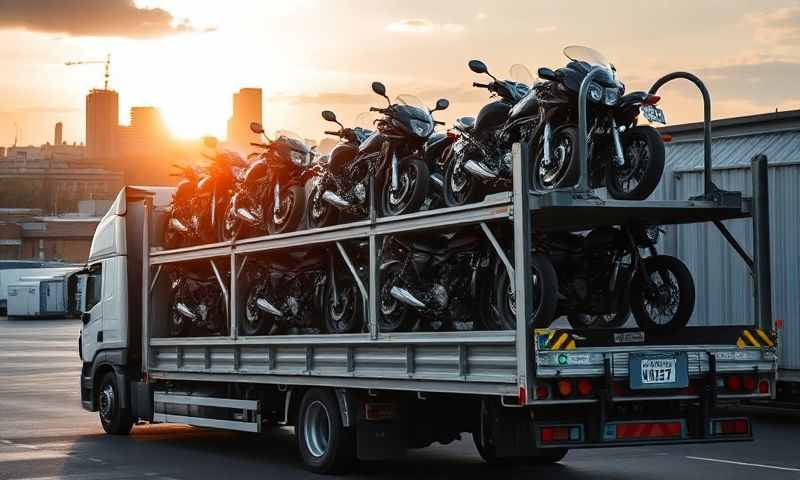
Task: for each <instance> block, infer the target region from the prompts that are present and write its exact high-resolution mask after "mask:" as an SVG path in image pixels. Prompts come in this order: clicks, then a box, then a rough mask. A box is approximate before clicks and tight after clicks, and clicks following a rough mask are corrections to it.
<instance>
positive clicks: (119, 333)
mask: <svg viewBox="0 0 800 480" xmlns="http://www.w3.org/2000/svg"><path fill="white" fill-rule="evenodd" d="M587 79H588V80H587V83H586V85H585V86H584V87H588V81H590V79H591V74H590V75H589V76H588V77H587ZM656 89H657V88H656ZM583 98H585V92H584V95H583ZM582 118H583V119H585V114H582ZM582 126H583V129H584V131H585V120H584V121H583V125H582ZM579 131H580V129H579ZM578 138H586V135H583V136H581V135H580V134H579V136H578ZM584 147H585V146H584ZM579 150H580V149H579ZM529 154H530V152H529V151H528V147H527V145H523V144H517V145H515V146H514V149H513V169H514V188H513V191H512V192H508V193H500V194H495V195H492V196H489V197H487V198H486V199H485V200H484V201H482V202H480V203H476V204H470V205H466V206H463V207H455V208H442V209H437V210H430V211H423V212H417V213H411V214H407V215H401V216H397V217H378V216H377V215H376V214H375V209H374V208H373V209H372V212H371V214H370V216H369V218H367V219H365V220H360V221H354V222H351V223H345V224H340V225H336V226H331V227H326V228H321V229H314V230H302V231H297V232H292V233H284V234H279V235H271V236H265V237H257V238H248V239H242V240H235V241H232V242H222V243H215V244H209V245H202V246H197V247H188V248H181V249H175V250H163V249H161V248H160V246H159V241H158V239H159V238H160V229H161V226H162V225H163V223H164V212H163V210H164V207H166V206H167V204H168V202H169V190H163V189H156V188H146V187H128V188H126V189H124V190H123V191H122V192H120V194H119V196H118V197H117V199H116V201H115V202H114V204H113V205H112V207H111V209H110V210H109V212H108V214H106V216H105V217H104V218H103V220H102V221H101V222H100V224H99V226H98V230H97V233H96V234H95V238H94V240H93V242H92V248H91V253H90V258H89V262H88V264H87V267H86V269H85V270H84V272H83V273H82V276H81V281H80V283H81V285H82V290H83V292H84V294H83V295H82V296H81V304H82V309H81V310H82V311H83V312H84V313H83V314H82V316H81V318H82V321H83V323H84V326H83V328H82V332H81V340H80V348H81V358H82V360H83V368H82V372H81V401H82V405H83V407H84V408H85V409H87V410H90V411H99V416H100V420H101V423H102V425H103V427H104V429H105V430H106V431H107V432H109V433H115V434H127V433H128V432H129V431H130V430H131V426H132V424H133V423H134V422H171V423H183V424H189V425H196V426H201V427H213V428H221V429H230V430H239V431H247V432H259V431H262V430H263V429H265V428H269V427H271V426H275V425H289V426H294V427H295V433H296V436H297V439H298V449H299V452H300V455H301V457H302V459H303V462H304V464H305V465H306V466H307V468H309V469H310V470H312V471H315V472H321V473H333V472H340V471H343V470H344V469H346V468H347V467H348V466H349V465H351V464H352V462H353V461H355V460H356V459H359V460H377V459H386V458H397V457H402V456H403V455H405V453H406V452H407V450H408V449H409V448H420V447H425V446H427V445H430V444H431V443H434V442H440V443H448V442H451V441H453V440H455V439H457V438H460V435H461V434H464V433H469V434H471V435H472V437H473V439H474V441H475V444H476V447H477V449H478V451H479V453H480V454H481V456H482V457H483V458H484V459H485V460H486V461H487V462H489V463H490V464H494V465H503V464H513V463H518V462H527V463H533V464H544V463H552V462H557V461H560V460H561V459H562V458H563V457H564V456H565V455H566V454H567V452H568V451H569V450H570V449H574V448H598V447H611V446H621V445H626V446H630V445H655V444H684V443H704V442H723V441H744V440H751V439H752V429H751V422H750V419H749V418H747V417H746V416H741V415H739V414H736V415H732V414H731V413H729V411H728V410H727V409H726V408H725V407H726V406H728V405H731V404H736V403H737V402H741V401H742V400H748V399H765V398H770V397H771V396H772V395H773V394H774V391H775V377H776V368H777V367H776V366H777V348H776V344H775V336H774V334H773V332H772V328H771V326H769V322H770V321H771V320H770V319H769V315H768V313H765V311H767V310H768V308H769V305H768V301H767V304H764V301H765V300H764V299H765V298H769V297H768V295H766V296H764V295H763V294H764V292H766V293H767V294H768V291H769V286H768V285H763V284H762V282H756V283H757V285H759V291H760V294H759V298H760V299H761V300H762V303H760V306H761V310H759V311H757V315H756V319H755V320H756V321H755V322H754V323H752V324H748V325H739V326H708V327H686V328H684V329H682V330H681V331H680V332H678V333H676V334H672V335H667V336H652V335H649V334H647V333H646V332H643V331H641V330H638V329H626V328H621V329H606V330H568V329H556V328H546V329H536V330H531V329H530V328H529V327H528V318H529V313H530V311H531V307H532V298H531V294H530V292H531V291H532V290H531V288H532V286H531V276H530V273H529V272H530V255H529V252H530V251H531V248H532V245H531V242H532V232H533V231H578V230H585V229H589V228H593V227H598V226H610V225H623V224H629V223H631V222H640V223H647V224H660V225H670V224H689V223H698V222H713V223H714V224H715V225H717V226H718V227H719V228H720V230H721V231H722V234H723V236H725V238H726V239H727V240H728V241H731V242H732V245H733V246H734V249H736V250H737V252H738V253H740V254H741V255H743V258H745V259H749V261H750V262H751V263H752V265H753V266H754V267H755V268H754V272H755V275H757V276H758V278H759V279H763V278H764V277H763V274H764V273H763V268H764V265H765V264H766V269H767V278H768V268H769V263H768V262H767V261H765V258H764V257H763V252H762V255H756V258H755V259H750V258H749V257H748V255H747V253H746V252H744V250H742V249H741V247H740V246H739V245H738V244H737V243H736V242H735V240H733V239H732V238H729V236H727V235H725V233H726V230H725V227H724V224H723V223H722V222H723V221H724V220H728V219H736V218H749V217H752V216H753V214H754V213H756V212H758V211H759V209H760V208H763V207H764V205H763V203H760V201H759V196H758V195H756V196H755V202H754V199H751V198H745V197H743V196H742V195H741V193H737V192H722V191H719V190H718V189H714V188H713V184H711V182H710V180H711V179H710V176H709V177H708V178H707V182H708V183H707V189H706V192H705V195H703V196H701V197H698V198H693V199H687V200H681V201H621V200H602V199H600V198H598V197H596V196H594V195H592V193H591V192H590V191H589V189H588V183H587V182H588V181H587V174H586V172H587V170H586V165H587V163H586V152H585V148H584V149H583V150H582V152H581V162H582V167H583V168H582V170H583V171H582V175H581V182H580V184H579V185H578V186H577V187H576V188H574V189H570V190H567V191H554V192H553V191H551V192H533V191H531V190H530V187H529V185H528V180H527V179H528V178H529V176H528V165H527V162H525V161H523V159H527V158H529ZM709 155H710V151H709ZM708 168H709V171H710V159H709V163H708ZM759 178H760V177H759ZM759 188H762V187H759ZM759 192H760V190H759ZM370 198H373V199H374V198H375V196H374V195H370ZM762 213H763V211H762ZM764 222H766V219H765V217H764V216H763V215H756V221H755V222H754V231H756V232H758V231H759V230H760V229H761V228H762V227H763V223H764ZM468 225H472V226H478V228H480V230H481V232H483V234H484V235H486V239H487V241H489V242H490V243H491V244H492V245H493V246H495V249H496V250H497V254H498V256H500V257H501V258H504V266H505V268H506V269H507V271H508V273H509V275H510V278H512V279H513V289H514V292H515V298H516V299H518V301H516V307H515V314H516V320H517V322H516V329H514V330H503V331H447V332H421V331H412V332H402V333H387V332H381V331H380V328H379V322H378V314H379V308H380V306H379V304H378V292H379V291H380V278H379V265H378V263H379V251H380V248H381V242H382V240H383V239H384V238H385V237H386V236H387V235H394V234H399V233H413V232H419V231H422V230H431V229H437V230H442V231H452V230H455V229H458V228H461V227H464V226H468ZM492 225H506V226H507V227H508V228H509V229H510V230H511V231H512V232H513V250H512V252H511V254H510V255H508V256H506V254H505V252H504V250H503V249H502V248H500V247H499V246H498V243H497V240H496V238H494V235H493V233H492V232H493V230H492V228H490V226H492ZM353 240H359V241H364V242H366V243H367V244H368V249H369V256H368V257H369V259H368V260H369V261H368V265H364V266H363V267H364V268H366V269H367V271H368V275H367V281H364V282H362V281H358V284H359V289H360V291H361V293H362V298H363V299H364V304H363V305H362V308H363V309H364V312H365V319H366V331H364V332H362V333H352V334H335V335H334V334H308V335H262V336H244V335H241V334H240V323H241V321H242V317H243V314H244V308H243V302H242V300H243V299H242V292H241V289H242V287H241V285H240V283H241V281H240V274H241V272H242V271H243V270H244V269H245V268H246V266H247V264H248V262H249V261H250V260H252V259H253V258H256V257H260V256H264V255H270V254H275V253H276V252H285V251H287V250H292V249H297V248H303V247H308V246H310V245H327V246H330V247H331V251H333V252H337V253H338V255H340V256H341V259H342V260H343V261H344V263H346V264H347V266H348V268H350V269H351V271H352V272H353V276H354V278H356V279H358V278H359V275H358V274H357V272H356V269H357V268H358V265H355V264H354V262H353V260H352V258H351V256H350V253H349V252H348V242H352V241H353ZM762 245H763V244H762ZM758 251H759V250H757V252H758ZM746 261H747V260H746ZM187 264H193V265H198V264H204V265H208V267H209V268H210V269H211V270H212V271H213V272H214V275H215V278H216V280H217V281H218V283H219V287H220V289H221V290H222V292H223V293H224V296H225V300H226V301H225V304H226V305H225V306H226V311H225V313H226V315H225V317H226V322H227V325H228V328H227V331H226V334H225V335H220V336H195V337H170V336H169V333H168V332H169V331H168V328H167V322H168V319H169V309H168V303H169V301H168V295H169V290H170V280H169V279H168V275H166V273H165V272H166V270H167V269H169V268H171V267H174V266H178V265H187ZM700 294H702V292H700ZM653 365H661V366H662V367H664V368H665V369H667V370H669V371H670V372H671V373H670V374H669V375H668V376H667V377H666V378H662V379H660V380H657V381H655V382H653V381H652V380H653V379H652V378H650V377H649V375H648V373H647V372H648V371H650V370H651V367H652V366H653Z"/></svg>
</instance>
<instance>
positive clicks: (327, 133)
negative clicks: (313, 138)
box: [324, 130, 342, 137]
mask: <svg viewBox="0 0 800 480" xmlns="http://www.w3.org/2000/svg"><path fill="white" fill-rule="evenodd" d="M324 133H325V135H335V136H337V137H340V136H341V135H342V132H333V131H331V130H325V132H324Z"/></svg>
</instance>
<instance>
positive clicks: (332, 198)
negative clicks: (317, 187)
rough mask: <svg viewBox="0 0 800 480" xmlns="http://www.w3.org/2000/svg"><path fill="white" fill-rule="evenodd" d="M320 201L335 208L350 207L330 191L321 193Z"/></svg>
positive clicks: (345, 201) (348, 203)
mask: <svg viewBox="0 0 800 480" xmlns="http://www.w3.org/2000/svg"><path fill="white" fill-rule="evenodd" d="M322 199H323V200H325V201H326V202H328V203H330V204H331V205H333V206H334V207H337V208H347V207H349V206H350V202H348V201H347V200H345V199H344V198H342V197H340V196H339V195H337V194H335V193H333V192H331V191H330V190H325V192H323V194H322Z"/></svg>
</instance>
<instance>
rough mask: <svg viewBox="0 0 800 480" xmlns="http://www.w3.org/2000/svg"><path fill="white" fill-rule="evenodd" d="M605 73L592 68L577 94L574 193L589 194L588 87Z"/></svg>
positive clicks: (602, 68) (601, 68) (599, 69)
mask: <svg viewBox="0 0 800 480" xmlns="http://www.w3.org/2000/svg"><path fill="white" fill-rule="evenodd" d="M603 71H605V68H604V67H593V68H592V69H591V70H590V71H589V73H588V74H587V75H586V76H585V77H583V81H582V82H581V88H580V91H579V92H578V165H579V166H580V169H579V177H578V185H577V187H576V189H575V190H576V191H578V192H580V193H589V192H590V191H591V189H590V188H589V139H588V138H587V137H588V133H587V130H588V128H587V126H586V121H587V120H586V117H587V116H588V115H589V114H588V105H587V102H588V101H589V85H591V83H592V80H594V78H595V77H596V76H598V75H599V74H600V73H602V72H603Z"/></svg>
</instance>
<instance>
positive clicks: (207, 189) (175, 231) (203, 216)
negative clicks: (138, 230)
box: [163, 137, 247, 249]
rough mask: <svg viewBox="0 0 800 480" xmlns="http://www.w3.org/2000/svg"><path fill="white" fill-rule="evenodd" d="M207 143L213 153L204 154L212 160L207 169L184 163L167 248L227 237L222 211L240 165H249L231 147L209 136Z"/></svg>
mask: <svg viewBox="0 0 800 480" xmlns="http://www.w3.org/2000/svg"><path fill="white" fill-rule="evenodd" d="M204 143H205V145H206V146H207V147H209V148H211V149H214V150H215V153H214V155H213V156H212V155H206V154H203V156H204V157H206V158H207V159H209V160H210V161H211V163H210V165H209V166H208V167H207V168H205V169H202V170H201V169H199V168H195V167H181V166H178V165H176V167H177V168H179V169H180V170H181V173H180V174H179V175H180V176H182V177H183V178H184V179H183V180H181V181H180V182H179V183H178V185H177V188H176V189H175V193H174V194H173V196H172V204H171V206H170V210H169V214H168V215H167V218H166V224H165V226H164V234H163V244H164V247H165V248H166V249H173V248H180V247H186V246H190V245H199V244H203V243H211V242H214V241H217V240H224V238H222V236H221V223H222V221H221V218H222V215H221V212H222V211H223V210H224V209H225V207H226V205H227V204H228V202H229V200H228V199H229V198H231V195H232V193H233V188H234V183H235V179H236V177H237V175H238V169H240V168H244V167H246V166H247V163H246V162H245V161H244V159H242V157H241V156H240V155H239V154H238V153H236V152H233V151H230V150H217V140H216V139H215V138H213V137H206V138H205V139H204Z"/></svg>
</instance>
